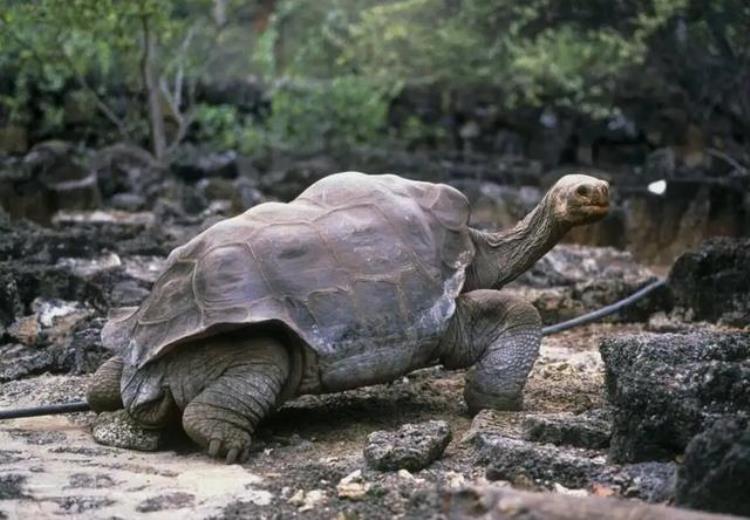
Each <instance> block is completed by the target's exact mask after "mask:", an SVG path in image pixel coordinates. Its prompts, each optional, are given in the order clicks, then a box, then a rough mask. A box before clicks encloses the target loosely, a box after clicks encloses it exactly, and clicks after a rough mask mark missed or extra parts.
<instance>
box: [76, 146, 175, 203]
mask: <svg viewBox="0 0 750 520" xmlns="http://www.w3.org/2000/svg"><path fill="white" fill-rule="evenodd" d="M90 166H91V169H92V170H93V171H94V172H95V173H96V175H97V178H98V181H99V188H100V189H101V191H102V194H103V195H104V197H106V198H110V197H113V196H115V195H116V194H123V195H128V196H130V197H133V196H137V197H142V196H143V195H145V194H147V193H149V191H150V190H152V189H153V188H154V187H155V186H156V185H157V184H158V183H159V181H160V180H161V179H162V178H163V177H164V169H163V167H161V166H160V165H159V163H158V162H157V161H156V159H154V157H153V156H152V155H151V154H150V153H149V152H147V151H146V150H144V149H143V148H140V147H138V146H134V145H131V144H126V143H117V144H113V145H111V146H107V147H106V148H102V149H101V150H98V151H97V152H96V153H95V154H94V156H93V157H92V158H91V161H90ZM112 204H113V205H114V206H115V207H117V205H116V204H115V200H114V199H113V200H112ZM131 207H132V201H131ZM122 209H127V208H124V207H123V208H122ZM138 209H140V208H138Z"/></svg>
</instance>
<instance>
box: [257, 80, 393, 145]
mask: <svg viewBox="0 0 750 520" xmlns="http://www.w3.org/2000/svg"><path fill="white" fill-rule="evenodd" d="M389 101H390V94H389V92H388V91H387V90H386V89H384V88H382V87H379V86H378V85H376V84H374V83H373V82H371V81H368V80H367V79H365V78H362V77H357V76H343V77H336V78H333V79H331V80H330V81H307V82H304V83H297V84H293V83H288V84H286V85H281V86H279V87H277V88H276V90H275V91H274V93H273V95H272V103H271V116H270V118H269V121H268V128H269V131H270V133H271V136H272V138H273V139H274V141H275V142H276V144H278V145H281V146H282V147H289V148H294V149H297V150H309V149H320V148H342V147H344V148H345V147H349V146H354V145H358V144H364V143H373V142H376V141H378V140H379V139H381V138H382V136H383V132H384V130H385V123H386V116H387V113H388V103H389Z"/></svg>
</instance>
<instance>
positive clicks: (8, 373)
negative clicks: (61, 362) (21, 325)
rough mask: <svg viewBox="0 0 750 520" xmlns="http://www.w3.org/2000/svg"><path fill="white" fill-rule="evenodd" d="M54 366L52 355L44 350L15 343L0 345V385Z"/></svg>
mask: <svg viewBox="0 0 750 520" xmlns="http://www.w3.org/2000/svg"><path fill="white" fill-rule="evenodd" d="M55 366H56V364H55V357H54V355H53V354H52V353H51V352H49V351H47V350H45V349H39V348H36V347H27V346H25V345H21V344H17V343H8V344H5V345H0V383H7V382H8V381H13V380H15V379H20V378H22V377H28V376H31V375H35V374H41V373H43V372H47V371H50V370H52V369H53V368H54V367H55Z"/></svg>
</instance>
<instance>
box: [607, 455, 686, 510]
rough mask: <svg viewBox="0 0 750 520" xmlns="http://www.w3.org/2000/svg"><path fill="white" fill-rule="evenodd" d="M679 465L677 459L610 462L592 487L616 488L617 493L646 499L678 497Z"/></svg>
mask: <svg viewBox="0 0 750 520" xmlns="http://www.w3.org/2000/svg"><path fill="white" fill-rule="evenodd" d="M676 474H677V465H676V464H675V463H673V462H640V463H638V464H626V465H624V466H607V467H605V468H603V469H602V470H601V471H600V472H599V473H597V474H596V475H595V476H594V477H593V478H592V482H593V484H592V487H594V489H596V487H597V486H606V487H609V488H614V490H615V491H616V495H617V496H622V497H625V498H637V499H639V500H643V501H644V502H652V503H657V502H668V501H670V500H672V498H674V486H675V477H676Z"/></svg>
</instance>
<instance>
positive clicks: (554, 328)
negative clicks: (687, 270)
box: [542, 280, 666, 336]
mask: <svg viewBox="0 0 750 520" xmlns="http://www.w3.org/2000/svg"><path fill="white" fill-rule="evenodd" d="M665 283H666V281H665V280H656V281H655V282H651V283H650V284H648V285H647V286H645V287H643V288H642V289H639V290H637V291H636V292H634V293H633V294H631V295H630V296H628V297H627V298H624V299H622V300H620V301H619V302H615V303H613V304H612V305H607V306H606V307H602V308H601V309H597V310H595V311H594V312H589V313H588V314H584V315H583V316H578V317H577V318H573V319H572V320H568V321H563V322H562V323H556V324H554V325H550V326H549V327H544V328H543V329H542V335H544V336H548V335H550V334H556V333H558V332H562V331H564V330H568V329H572V328H573V327H577V326H579V325H585V324H586V323H591V322H592V321H596V320H598V319H599V318H604V317H605V316H609V315H610V314H614V313H616V312H618V311H620V310H621V309H624V308H625V307H627V306H629V305H632V304H633V303H635V302H637V301H638V300H641V299H643V298H645V297H646V296H648V295H649V294H650V293H651V292H653V291H654V290H656V289H658V288H659V287H662V286H664V284H665Z"/></svg>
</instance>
